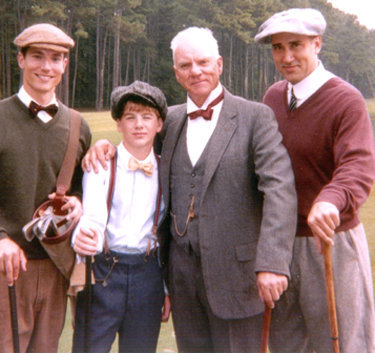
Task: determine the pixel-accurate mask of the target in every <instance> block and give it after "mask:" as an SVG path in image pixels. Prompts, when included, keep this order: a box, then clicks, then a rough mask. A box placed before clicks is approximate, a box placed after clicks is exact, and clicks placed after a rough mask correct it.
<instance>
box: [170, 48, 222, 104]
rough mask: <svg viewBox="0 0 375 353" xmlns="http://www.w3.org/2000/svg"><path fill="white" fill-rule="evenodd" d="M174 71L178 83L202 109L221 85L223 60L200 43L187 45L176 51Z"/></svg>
mask: <svg viewBox="0 0 375 353" xmlns="http://www.w3.org/2000/svg"><path fill="white" fill-rule="evenodd" d="M173 69H174V72H175V75H176V79H177V82H178V83H179V84H180V85H181V86H182V87H183V88H185V90H186V91H187V92H188V93H189V96H190V98H191V99H192V100H193V101H194V103H195V104H196V105H197V106H198V107H200V106H201V105H202V104H203V103H204V102H205V100H206V99H207V97H208V96H209V94H210V93H211V91H212V90H214V89H215V88H216V87H217V85H218V84H219V80H220V75H221V74H222V72H223V59H222V58H221V57H220V56H219V57H215V56H214V55H213V54H212V52H211V51H210V50H209V49H208V48H205V47H204V46H203V45H201V44H200V43H186V44H185V45H183V46H182V45H181V46H179V47H178V48H177V49H176V52H175V55H174V66H173Z"/></svg>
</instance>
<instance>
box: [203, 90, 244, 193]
mask: <svg viewBox="0 0 375 353" xmlns="http://www.w3.org/2000/svg"><path fill="white" fill-rule="evenodd" d="M236 114H237V113H236V105H235V102H234V100H233V97H232V95H231V94H230V93H229V92H228V91H227V90H226V91H225V95H224V102H223V107H222V109H221V112H220V116H219V120H218V122H217V125H216V128H215V130H214V132H213V134H212V136H211V139H210V141H209V142H208V143H209V146H208V147H209V148H208V151H207V158H206V170H205V173H204V178H203V186H202V196H203V195H204V193H205V191H206V189H207V186H208V185H209V183H210V180H211V178H212V176H213V175H214V173H215V170H216V169H217V167H218V165H219V163H220V160H221V158H222V156H223V154H224V152H225V150H226V148H227V146H228V144H229V143H230V141H231V139H232V137H233V134H234V132H235V131H236V129H237V120H236ZM201 200H203V197H201Z"/></svg>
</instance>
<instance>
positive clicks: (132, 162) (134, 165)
mask: <svg viewBox="0 0 375 353" xmlns="http://www.w3.org/2000/svg"><path fill="white" fill-rule="evenodd" d="M128 168H129V170H131V171H134V170H138V169H139V170H142V171H143V173H145V175H147V176H151V175H152V172H153V171H154V165H153V164H152V162H147V163H141V162H138V161H137V160H136V159H135V158H132V157H131V158H130V159H129V165H128Z"/></svg>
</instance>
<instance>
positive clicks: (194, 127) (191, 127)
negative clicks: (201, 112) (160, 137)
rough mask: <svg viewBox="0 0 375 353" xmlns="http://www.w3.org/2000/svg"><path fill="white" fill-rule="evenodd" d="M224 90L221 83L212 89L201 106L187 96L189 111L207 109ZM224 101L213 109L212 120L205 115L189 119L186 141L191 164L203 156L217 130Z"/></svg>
mask: <svg viewBox="0 0 375 353" xmlns="http://www.w3.org/2000/svg"><path fill="white" fill-rule="evenodd" d="M222 91H223V87H222V85H221V84H220V83H219V84H218V86H217V87H216V88H215V89H214V90H212V91H211V93H210V95H209V96H208V97H207V99H206V101H205V102H204V103H203V105H202V106H201V107H197V106H196V104H195V103H194V102H193V101H192V100H191V99H190V98H189V96H188V97H187V113H188V114H189V113H191V112H193V111H195V110H198V109H206V108H207V106H208V105H209V104H210V103H211V102H212V101H213V100H214V99H216V98H217V97H218V96H219V95H220V94H221V92H222ZM222 106H223V101H221V102H220V103H218V104H216V105H215V106H214V107H213V108H212V109H213V114H212V118H211V120H205V119H204V118H203V117H201V116H200V117H198V118H196V119H194V120H191V119H188V124H187V132H186V143H187V150H188V154H189V157H190V161H191V164H192V165H193V166H194V165H195V164H196V163H197V161H198V159H199V157H200V156H201V154H202V152H203V150H204V148H205V147H206V145H207V142H208V140H209V139H210V137H211V135H212V133H213V131H214V130H215V127H216V124H217V121H218V119H219V115H220V112H221V108H222Z"/></svg>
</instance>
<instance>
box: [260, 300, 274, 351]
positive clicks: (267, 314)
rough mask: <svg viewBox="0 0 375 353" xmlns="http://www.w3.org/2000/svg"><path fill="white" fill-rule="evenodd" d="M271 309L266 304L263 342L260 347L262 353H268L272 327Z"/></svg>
mask: <svg viewBox="0 0 375 353" xmlns="http://www.w3.org/2000/svg"><path fill="white" fill-rule="evenodd" d="M271 310H272V309H271V308H269V307H268V305H267V304H264V314H263V327H262V341H261V346H260V353H267V346H268V337H269V334H270V325H271Z"/></svg>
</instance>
